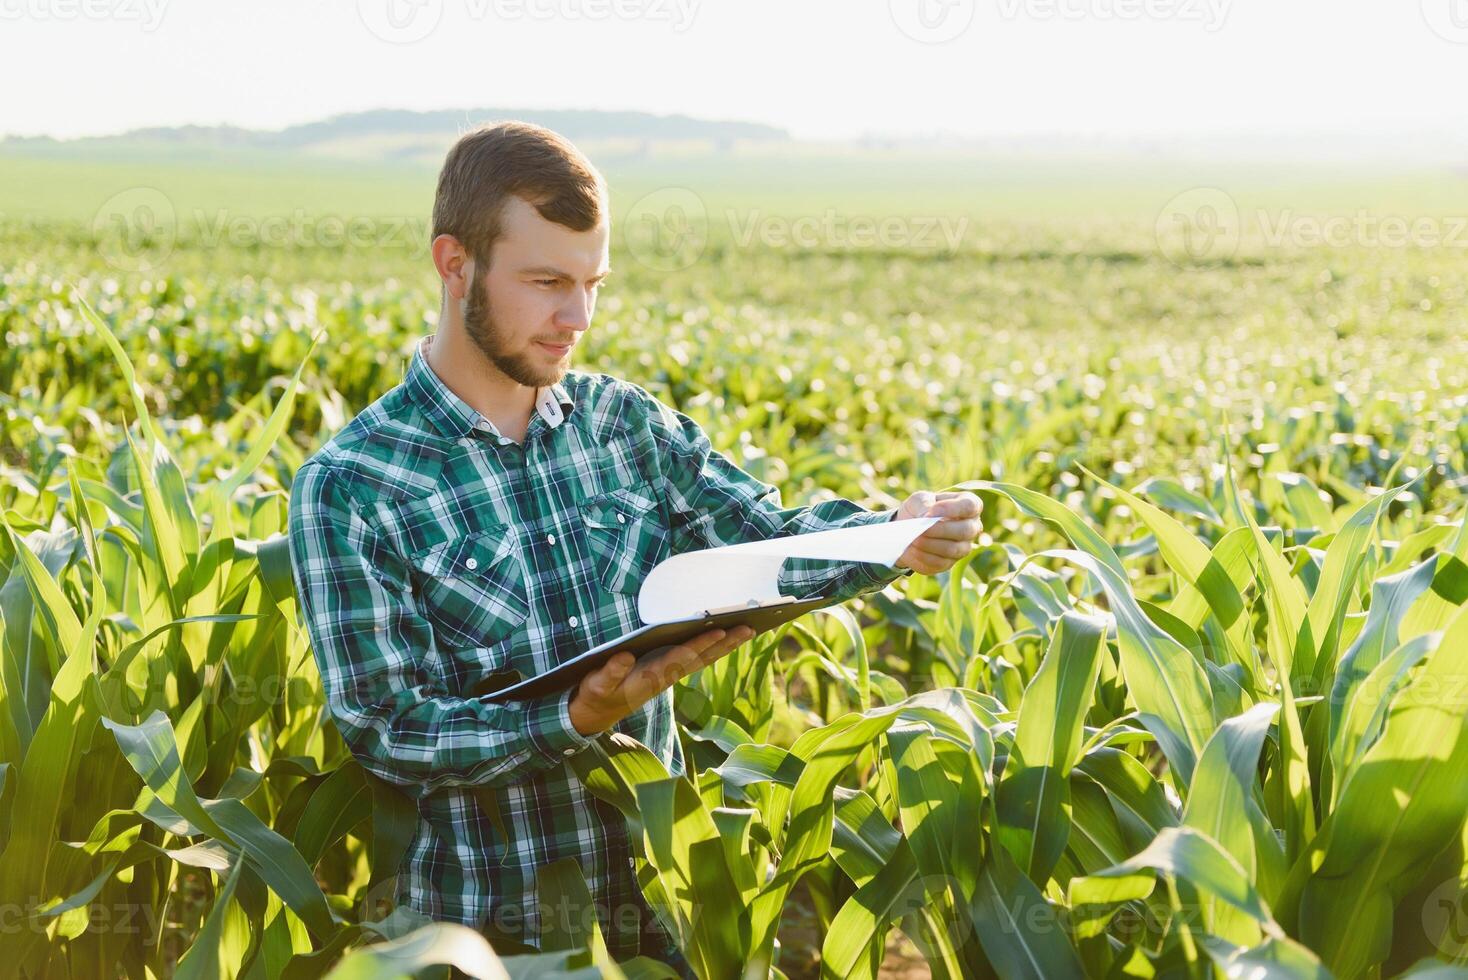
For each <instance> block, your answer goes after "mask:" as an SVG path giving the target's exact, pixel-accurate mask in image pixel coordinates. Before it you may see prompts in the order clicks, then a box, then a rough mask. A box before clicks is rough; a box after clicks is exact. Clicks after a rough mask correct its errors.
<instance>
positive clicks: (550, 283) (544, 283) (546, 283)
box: [535, 279, 556, 286]
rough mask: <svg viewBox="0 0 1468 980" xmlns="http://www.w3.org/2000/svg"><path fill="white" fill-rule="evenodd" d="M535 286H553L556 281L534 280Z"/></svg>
mask: <svg viewBox="0 0 1468 980" xmlns="http://www.w3.org/2000/svg"><path fill="white" fill-rule="evenodd" d="M535 284H536V285H537V286H554V285H555V284H556V281H555V280H554V279H536V280H535Z"/></svg>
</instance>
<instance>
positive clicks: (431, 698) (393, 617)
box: [289, 460, 590, 797]
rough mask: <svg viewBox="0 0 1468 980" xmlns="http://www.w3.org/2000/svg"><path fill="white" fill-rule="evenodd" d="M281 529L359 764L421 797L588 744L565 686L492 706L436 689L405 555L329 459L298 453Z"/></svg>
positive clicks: (331, 695) (538, 765) (327, 683)
mask: <svg viewBox="0 0 1468 980" xmlns="http://www.w3.org/2000/svg"><path fill="white" fill-rule="evenodd" d="M289 533H290V550H291V568H292V573H293V575H294V577H295V583H296V596H297V601H298V603H299V605H300V610H301V618H302V619H303V620H304V622H305V624H306V631H307V634H308V635H309V637H310V639H311V649H312V651H313V653H314V655H315V658H316V664H317V666H318V668H319V669H320V672H321V680H322V684H323V687H324V689H325V693H326V703H327V707H328V709H329V710H330V712H331V715H332V717H333V718H334V719H335V720H336V725H337V728H338V730H340V732H341V734H342V738H343V739H344V740H345V742H346V744H347V747H348V748H349V749H351V751H352V754H353V755H354V756H355V757H356V758H357V759H358V761H359V762H361V764H362V767H363V768H364V769H366V770H367V771H369V772H371V773H373V774H375V775H377V776H380V777H382V778H383V779H386V780H388V781H389V782H392V783H395V784H397V785H399V786H402V787H404V788H405V789H406V790H407V791H408V792H409V793H410V795H413V796H416V797H422V796H425V795H427V794H428V793H431V792H433V791H434V790H437V789H439V788H441V787H446V786H468V785H487V786H498V785H503V784H507V783H514V782H518V781H521V780H524V779H527V778H528V777H530V776H531V775H533V774H534V773H536V772H538V771H540V770H543V769H547V768H549V767H551V766H552V765H555V764H557V763H559V762H561V761H563V759H564V757H565V756H567V755H571V754H573V753H574V752H576V751H577V750H578V749H581V748H583V747H584V746H586V745H587V744H588V743H589V741H590V739H589V738H587V737H586V736H583V735H582V734H580V733H579V732H577V731H576V728H575V726H573V725H572V724H571V718H570V712H569V699H570V694H569V692H568V693H567V694H562V695H559V696H556V697H550V698H544V699H540V700H536V701H526V702H515V703H512V704H508V705H501V704H493V703H490V702H489V701H487V700H484V699H482V698H459V697H449V696H446V695H444V694H442V693H441V692H437V693H436V692H435V691H434V689H433V683H434V682H435V681H436V678H435V677H434V675H433V674H432V673H431V672H430V671H429V670H428V669H427V668H426V666H425V663H426V662H427V661H428V660H429V658H430V656H432V655H434V653H435V651H434V640H433V630H432V627H431V624H430V623H429V622H428V620H426V619H425V618H424V616H423V614H422V612H421V611H420V609H419V608H418V605H417V603H416V602H415V600H414V598H413V595H412V589H411V582H410V580H409V578H408V574H407V565H406V562H404V561H403V560H402V559H401V558H400V557H399V556H398V554H397V553H396V551H395V550H394V549H393V548H392V547H391V546H390V545H389V544H388V543H387V542H386V541H385V540H384V539H383V536H382V535H381V534H380V533H379V532H378V531H377V530H376V529H374V527H373V526H372V524H371V523H370V522H369V521H368V520H367V519H366V518H365V517H364V515H363V514H362V513H361V510H360V508H359V507H358V506H357V504H356V502H355V501H354V500H353V499H352V498H351V497H350V496H349V495H348V494H347V493H346V491H345V489H344V487H343V485H342V480H341V478H340V475H339V473H338V472H337V471H335V470H333V469H332V468H331V466H330V465H329V463H323V462H320V461H317V460H308V461H307V462H306V463H305V464H303V465H302V466H301V468H300V469H299V470H298V471H297V473H296V478H295V481H294V484H293V486H292V488H291V496H290V520H289ZM501 642H507V641H501Z"/></svg>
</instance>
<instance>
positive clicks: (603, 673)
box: [586, 650, 637, 698]
mask: <svg viewBox="0 0 1468 980" xmlns="http://www.w3.org/2000/svg"><path fill="white" fill-rule="evenodd" d="M636 663H637V658H636V657H634V656H633V655H632V654H630V653H628V652H627V651H626V650H621V651H619V652H617V653H614V654H612V657H611V659H610V660H608V661H607V662H606V663H604V664H602V665H601V667H600V668H598V669H597V670H596V671H595V672H594V673H593V674H592V675H591V676H590V677H588V678H587V679H586V686H587V688H588V690H589V691H590V693H591V694H592V696H593V697H598V698H607V697H611V696H612V694H614V693H615V692H616V690H617V688H619V687H621V686H622V681H623V680H624V679H625V678H626V677H627V675H628V674H629V673H631V671H632V667H633V665H634V664H636Z"/></svg>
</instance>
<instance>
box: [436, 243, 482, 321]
mask: <svg viewBox="0 0 1468 980" xmlns="http://www.w3.org/2000/svg"><path fill="white" fill-rule="evenodd" d="M432 252H433V267H434V268H435V269H437V270H438V278H439V280H440V281H441V282H442V283H443V294H442V300H443V303H445V304H446V303H447V302H448V299H449V298H450V297H452V298H453V299H454V300H462V299H463V298H464V297H465V296H468V295H469V285H470V283H472V282H473V281H474V260H473V259H472V258H470V257H469V253H468V252H466V251H465V250H464V246H463V243H461V242H460V241H459V240H458V239H457V238H455V237H454V236H453V235H447V234H445V235H439V236H438V237H437V238H435V239H434V240H433V247H432Z"/></svg>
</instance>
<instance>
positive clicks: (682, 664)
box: [570, 626, 754, 735]
mask: <svg viewBox="0 0 1468 980" xmlns="http://www.w3.org/2000/svg"><path fill="white" fill-rule="evenodd" d="M752 636H754V630H752V629H750V628H749V627H748V626H736V627H735V628H734V629H733V630H732V631H731V632H729V633H728V634H725V632H724V631H723V630H709V631H708V632H707V633H702V634H700V635H698V636H696V637H694V638H693V639H691V640H689V641H688V642H687V643H683V644H680V645H679V646H675V647H669V648H668V649H667V650H664V651H663V652H662V653H660V654H658V655H657V656H655V657H649V658H648V659H646V660H644V661H643V662H642V663H638V662H637V658H636V657H635V656H633V655H632V654H630V653H628V652H627V651H625V650H623V651H621V652H619V653H615V654H613V655H612V658H611V659H610V660H608V661H607V662H606V663H604V664H602V665H601V667H600V668H598V669H597V670H596V671H595V672H594V673H591V674H588V675H586V676H585V677H584V678H582V679H581V684H580V686H578V687H577V688H576V694H575V696H574V697H572V698H571V704H570V711H571V724H572V725H573V726H575V728H576V731H578V732H580V733H581V734H582V735H594V734H596V733H597V732H600V731H604V730H606V729H608V728H610V727H611V726H612V725H614V724H616V723H617V722H619V721H621V720H622V719H623V718H625V717H627V716H628V715H630V714H631V713H632V712H634V711H636V710H637V709H638V708H640V707H642V706H643V705H644V704H646V703H647V702H648V701H650V700H652V699H653V698H654V697H656V696H657V695H659V694H661V693H662V692H663V691H665V690H667V689H668V688H670V687H672V686H673V685H674V684H675V683H677V682H678V681H679V680H681V679H682V678H684V677H687V676H688V675H689V674H691V673H693V672H694V671H696V670H699V669H701V668H704V667H707V666H708V665H709V664H711V663H713V662H714V661H715V660H718V659H719V658H720V657H722V656H723V655H724V654H726V653H728V652H729V651H731V650H733V649H734V648H735V647H737V646H739V644H741V643H744V642H746V641H747V640H749V638H750V637H752Z"/></svg>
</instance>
